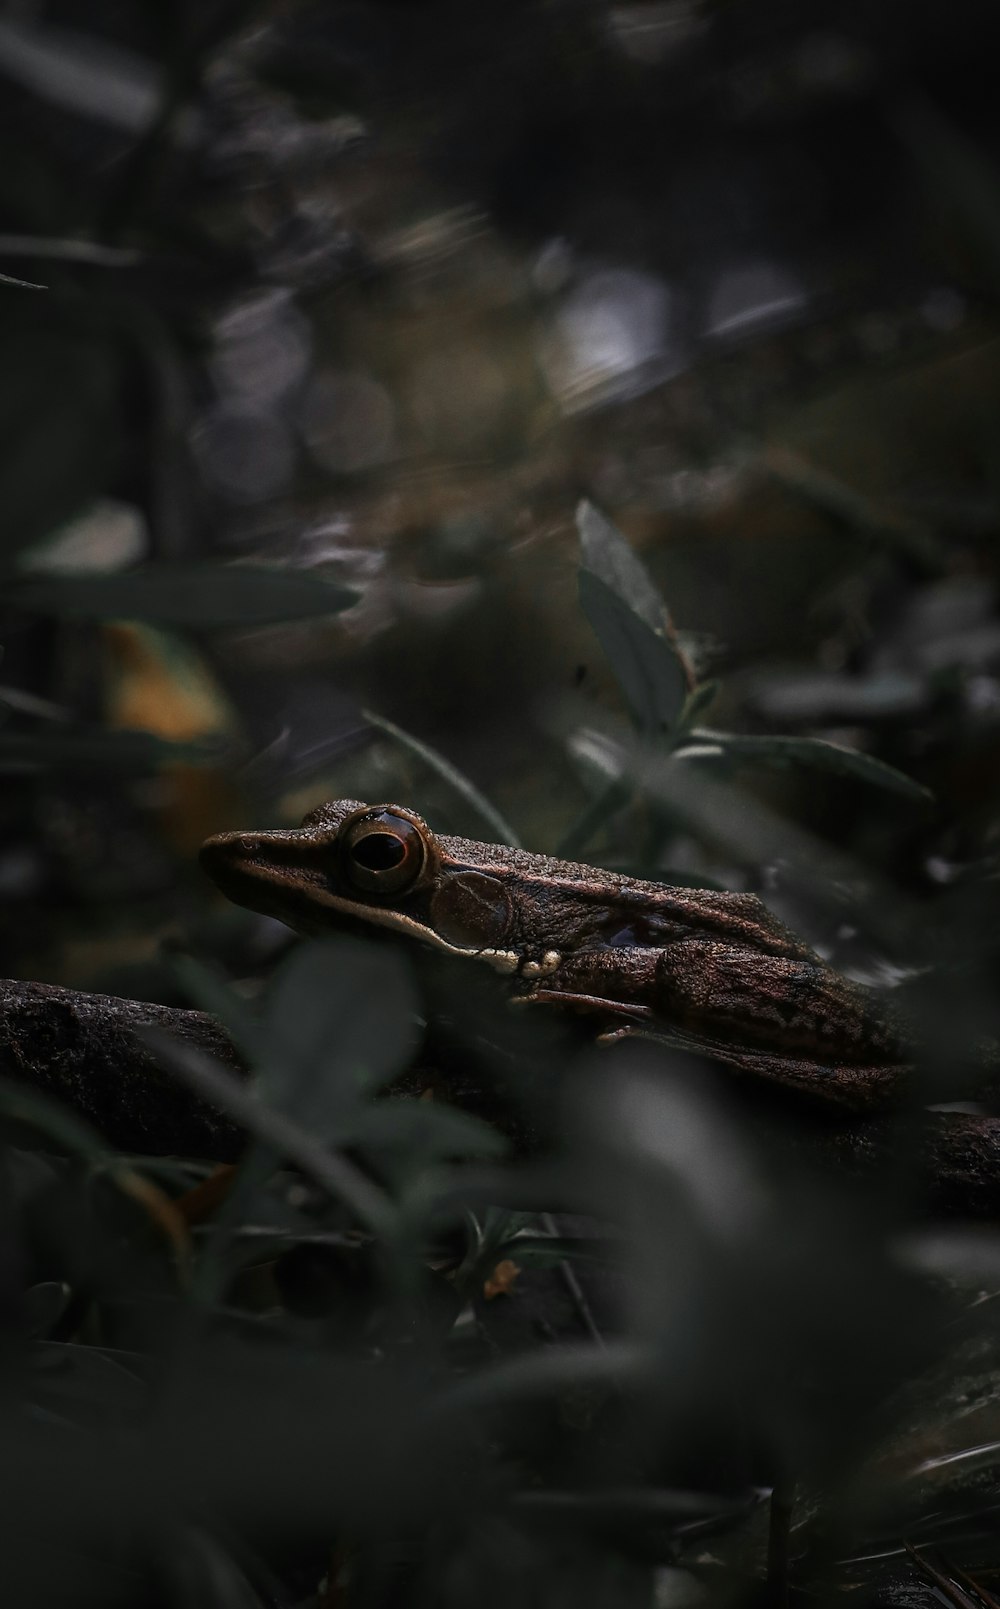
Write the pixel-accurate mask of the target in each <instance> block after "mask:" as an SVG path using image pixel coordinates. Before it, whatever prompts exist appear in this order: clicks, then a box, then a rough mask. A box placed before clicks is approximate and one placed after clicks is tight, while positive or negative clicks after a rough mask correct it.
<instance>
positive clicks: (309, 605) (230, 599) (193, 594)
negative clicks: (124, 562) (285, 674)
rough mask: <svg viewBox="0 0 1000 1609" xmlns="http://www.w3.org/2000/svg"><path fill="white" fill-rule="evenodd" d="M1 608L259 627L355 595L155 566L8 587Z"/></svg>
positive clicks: (221, 567) (317, 583) (268, 570)
mask: <svg viewBox="0 0 1000 1609" xmlns="http://www.w3.org/2000/svg"><path fill="white" fill-rule="evenodd" d="M6 596H7V601H8V603H10V604H12V605H15V606H16V607H17V608H19V609H25V610H30V611H32V612H33V613H35V614H50V615H57V616H60V617H62V618H65V619H70V620H90V619H127V620H151V621H157V622H159V623H160V624H161V625H172V626H259V625H266V624H268V623H270V622H274V621H280V620H305V619H309V618H311V617H313V616H316V615H331V614H338V613H339V612H340V610H342V609H346V608H348V607H349V606H350V605H351V604H352V603H353V602H354V599H355V596H356V594H355V593H354V592H352V591H351V590H350V588H348V587H342V586H340V585H338V584H337V583H335V582H331V581H324V580H322V579H321V578H320V577H319V576H317V575H312V574H306V573H303V572H302V571H297V570H284V569H279V568H278V567H277V566H274V565H262V564H261V565H258V564H158V565H149V566H146V567H144V568H142V569H138V570H127V571H124V572H122V573H120V574H117V575H78V576H46V577H45V578H44V579H43V578H40V577H36V576H31V577H30V578H25V579H23V580H21V579H19V580H15V581H12V582H9V583H8V585H7V589H6Z"/></svg>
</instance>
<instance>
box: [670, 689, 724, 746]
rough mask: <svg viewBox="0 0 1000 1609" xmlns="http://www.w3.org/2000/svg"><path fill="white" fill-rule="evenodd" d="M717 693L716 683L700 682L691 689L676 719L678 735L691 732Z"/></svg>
mask: <svg viewBox="0 0 1000 1609" xmlns="http://www.w3.org/2000/svg"><path fill="white" fill-rule="evenodd" d="M718 692H719V684H718V682H716V681H711V682H700V683H699V684H698V686H697V687H692V689H691V691H690V693H688V696H687V698H686V699H685V700H684V708H683V709H682V710H681V713H680V715H679V716H678V717H677V731H678V734H680V733H682V732H689V731H690V730H691V728H692V726H694V724H695V722H696V721H697V720H698V718H699V716H701V715H703V714H704V713H705V711H706V710H707V709H708V707H709V705H710V704H713V703H714V702H715V699H716V697H717V696H718Z"/></svg>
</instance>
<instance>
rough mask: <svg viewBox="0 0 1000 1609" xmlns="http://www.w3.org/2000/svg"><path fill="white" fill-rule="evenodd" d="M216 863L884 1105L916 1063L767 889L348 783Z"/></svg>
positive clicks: (533, 983)
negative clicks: (524, 833)
mask: <svg viewBox="0 0 1000 1609" xmlns="http://www.w3.org/2000/svg"><path fill="white" fill-rule="evenodd" d="M201 860H202V865H203V866H204V868H205V870H206V871H207V872H208V874H209V875H210V876H211V877H212V878H213V879H214V881H215V882H216V883H217V884H218V885H219V887H220V888H221V889H222V890H223V892H224V893H225V894H227V895H228V896H229V898H230V899H233V900H235V901H236V902H237V904H240V905H246V906H249V908H250V909H251V910H256V911H261V912H264V913H266V914H268V915H270V916H275V917H277V918H279V919H280V920H281V921H283V922H287V923H288V925H289V926H290V927H292V928H295V929H296V930H297V931H299V932H302V933H310V934H318V933H323V932H325V931H328V930H329V929H331V928H336V927H338V926H342V925H344V924H345V923H348V924H351V925H354V926H357V925H359V924H361V925H364V926H367V927H369V928H371V927H377V928H382V929H387V930H389V931H391V932H393V933H399V934H407V935H409V936H410V937H412V938H415V939H419V940H420V941H421V942H422V943H424V944H427V945H432V946H433V947H434V948H435V949H436V950H439V951H442V952H444V953H445V954H447V955H450V956H454V957H456V958H457V959H463V960H468V961H476V962H479V963H480V964H481V965H484V966H488V967H491V968H493V969H494V970H495V971H496V972H498V973H501V974H503V975H505V976H507V977H509V978H510V984H511V993H512V998H513V999H514V1000H515V1001H516V1002H517V1003H519V1004H547V1005H555V1006H562V1007H565V1008H574V1009H577V1010H582V1011H588V1012H591V1013H594V1014H595V1015H596V1017H597V1019H598V1021H599V1025H600V1028H601V1030H602V1032H601V1037H602V1038H603V1039H605V1040H607V1039H614V1038H620V1037H622V1036H624V1035H630V1034H641V1035H642V1036H643V1037H647V1038H654V1039H659V1040H661V1041H664V1042H667V1043H670V1044H673V1045H676V1046H680V1047H682V1048H685V1049H689V1050H692V1051H696V1052H701V1053H703V1054H705V1055H708V1056H710V1057H712V1058H713V1059H714V1060H716V1061H720V1062H723V1063H725V1064H727V1065H729V1066H731V1067H735V1068H737V1069H739V1070H741V1071H745V1072H750V1073H754V1074H757V1075H758V1076H761V1077H764V1078H767V1079H769V1080H772V1081H775V1082H777V1083H780V1084H783V1085H786V1086H789V1087H792V1088H795V1089H798V1090H802V1091H808V1092H809V1093H811V1094H815V1095H819V1096H822V1097H825V1098H826V1099H828V1100H830V1101H833V1102H836V1103H837V1104H839V1105H842V1106H846V1107H851V1108H855V1109H859V1110H862V1109H870V1108H873V1107H875V1106H878V1105H881V1104H883V1103H884V1102H886V1101H887V1100H889V1099H891V1097H892V1096H893V1094H894V1093H895V1092H896V1091H897V1090H898V1087H899V1085H900V1083H901V1081H902V1080H903V1078H904V1077H905V1075H906V1074H907V1072H908V1071H909V1068H908V1066H907V1051H906V1048H905V1041H904V1037H903V1035H902V1033H901V1032H900V1030H899V1029H898V1027H897V1026H896V1025H895V1024H893V1022H892V1021H891V1019H890V1018H889V1016H888V1015H887V1013H886V1012H885V1010H884V1009H882V1008H880V1007H879V1006H878V1004H877V1003H876V1001H875V999H874V997H873V996H872V995H871V994H870V993H869V992H868V991H867V990H865V989H863V988H861V987H860V986H859V985H857V984H854V983H851V982H849V981H848V980H847V979H846V978H844V977H842V976H841V975H840V974H839V973H838V972H836V971H835V970H834V969H833V968H832V967H830V966H828V965H827V964H826V963H825V962H824V961H823V960H822V959H821V958H820V957H819V956H818V955H817V954H816V953H815V951H813V950H812V949H810V948H809V946H808V945H807V944H805V943H804V942H803V941H802V940H801V939H799V938H797V937H796V936H795V935H794V934H793V933H791V932H790V931H789V930H788V929H787V928H786V927H784V926H783V925H782V923H781V922H779V921H778V920H777V918H776V917H774V916H773V915H772V914H771V912H770V911H768V910H767V908H766V906H764V905H763V904H762V903H761V902H760V900H759V899H758V898H757V897H756V895H754V894H731V893H717V892H711V891H707V890H704V889H694V888H675V887H671V886H668V885H665V884H661V883H654V882H646V881H642V880H640V879H638V878H631V877H626V876H623V875H622V874H620V873H617V872H609V871H603V870H601V869H600V868H599V867H596V866H587V865H582V864H578V863H575V862H573V861H565V860H556V859H553V858H552V857H551V856H548V855H534V854H530V853H529V852H527V851H526V850H522V849H510V848H506V847H505V846H503V845H500V844H488V843H476V842H474V841H473V840H470V839H467V838H455V837H450V836H446V835H444V834H437V833H433V832H431V830H430V828H429V827H428V826H427V823H426V822H425V821H424V820H423V819H422V817H421V816H419V815H417V813H416V812H415V811H413V810H410V809H409V808H407V807H406V806H404V805H395V804H378V805H366V804H362V803H361V802H360V801H359V800H357V799H334V800H330V801H329V802H328V803H326V804H323V805H320V807H319V808H318V809H316V810H314V811H312V812H311V813H310V814H309V815H308V816H306V818H305V820H304V821H303V823H302V826H301V827H300V828H298V829H297V830H293V831H278V832H233V833H221V834H219V835H218V836H216V837H214V838H210V839H209V840H208V841H207V843H206V844H205V845H204V846H203V848H202V851H201Z"/></svg>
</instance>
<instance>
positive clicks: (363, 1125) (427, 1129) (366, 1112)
mask: <svg viewBox="0 0 1000 1609" xmlns="http://www.w3.org/2000/svg"><path fill="white" fill-rule="evenodd" d="M347 1133H348V1135H349V1138H350V1140H351V1142H352V1143H357V1144H360V1145H365V1146H370V1147H371V1148H372V1149H374V1150H378V1151H396V1152H399V1153H400V1154H401V1155H402V1156H403V1157H405V1159H406V1161H407V1164H408V1167H409V1168H410V1169H412V1170H416V1171H419V1170H420V1169H421V1168H424V1167H427V1166H429V1165H430V1164H432V1163H434V1162H437V1161H440V1160H442V1159H445V1158H451V1157H466V1156H488V1157H498V1156H503V1155H504V1153H505V1152H506V1151H507V1149H508V1146H507V1141H506V1140H505V1139H504V1137H503V1135H502V1134H499V1133H498V1132H497V1130H496V1129H493V1128H490V1127H489V1125H488V1124H486V1123H484V1122H483V1121H482V1119H481V1118H478V1117H473V1116H472V1115H471V1114H470V1113H468V1112H460V1111H459V1110H458V1109H457V1108H456V1107H454V1106H447V1105H445V1104H444V1103H442V1102H438V1101H421V1100H413V1099H410V1098H406V1097H401V1098H400V1099H399V1100H391V1101H380V1102H378V1103H377V1104H372V1105H370V1106H367V1107H364V1108H362V1109H360V1110H359V1112H358V1114H357V1116H356V1118H355V1120H354V1122H353V1124H352V1125H351V1127H350V1128H349V1129H348V1130H347Z"/></svg>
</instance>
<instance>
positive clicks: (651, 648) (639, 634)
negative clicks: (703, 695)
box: [580, 570, 687, 737]
mask: <svg viewBox="0 0 1000 1609" xmlns="http://www.w3.org/2000/svg"><path fill="white" fill-rule="evenodd" d="M580 606H581V608H582V609H583V612H584V614H585V615H586V617H587V619H588V620H589V622H590V624H591V626H592V627H593V629H594V634H595V636H596V637H597V640H598V642H599V643H600V645H601V647H602V648H603V650H604V652H605V654H606V655H607V658H608V662H609V664H610V665H611V669H612V670H613V671H614V673H615V677H616V678H617V681H618V685H619V686H620V688H621V690H622V692H623V694H624V696H625V699H626V702H627V704H628V707H629V709H630V711H631V713H632V718H633V720H634V722H635V724H636V726H637V728H638V729H639V731H640V732H642V733H643V734H644V735H646V736H648V737H653V736H661V735H663V734H664V733H667V732H670V731H671V729H672V728H673V726H674V724H675V722H676V721H677V719H678V717H679V715H680V713H681V710H682V709H683V707H684V700H685V698H686V696H687V678H686V676H685V673H684V669H683V667H682V665H681V663H680V660H679V659H678V658H677V655H676V654H675V653H674V650H673V649H672V648H671V646H670V644H669V643H668V642H667V640H666V638H665V637H661V636H659V635H658V634H657V633H656V632H655V631H654V630H653V628H652V627H651V626H649V625H648V624H647V623H646V621H645V620H644V619H642V617H641V616H639V615H637V614H636V613H635V611H634V609H632V608H631V606H630V605H629V604H628V603H627V602H626V601H625V599H624V598H622V597H621V596H620V595H619V594H618V593H617V592H614V591H613V590H612V588H611V587H610V586H608V584H607V583H606V582H605V581H602V579H601V577H600V576H599V575H595V574H594V572H593V571H592V570H581V571H580Z"/></svg>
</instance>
